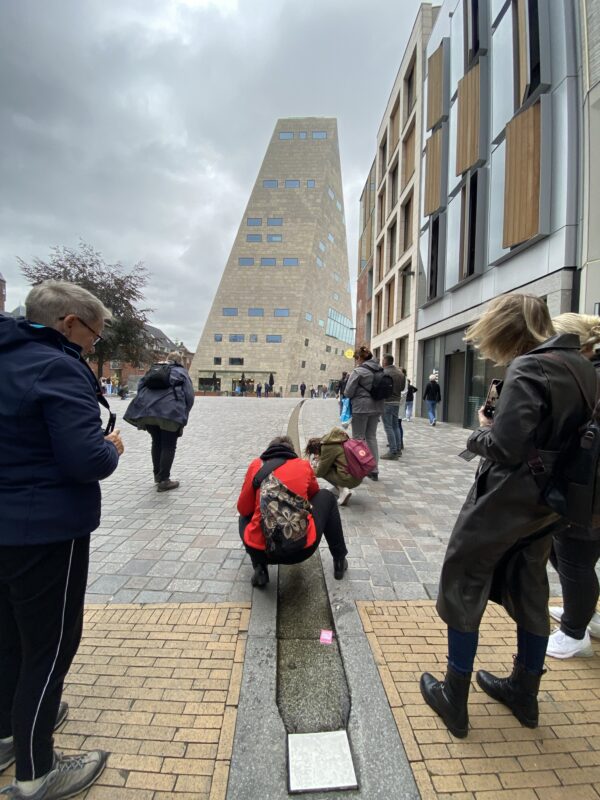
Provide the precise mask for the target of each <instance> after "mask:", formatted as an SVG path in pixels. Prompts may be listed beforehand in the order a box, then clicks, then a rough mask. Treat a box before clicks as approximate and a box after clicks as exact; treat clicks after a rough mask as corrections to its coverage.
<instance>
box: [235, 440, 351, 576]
mask: <svg viewBox="0 0 600 800" xmlns="http://www.w3.org/2000/svg"><path fill="white" fill-rule="evenodd" d="M259 472H260V473H261V474H260V475H259ZM271 475H272V476H274V477H275V478H276V479H277V481H278V482H279V484H283V492H284V493H285V491H286V490H289V493H291V494H289V495H288V498H287V499H288V500H289V499H290V498H291V499H292V500H293V499H294V498H295V499H296V500H297V501H298V504H299V505H300V506H304V507H305V508H306V512H307V513H306V515H305V516H304V517H303V518H302V517H301V515H300V514H299V515H298V520H295V519H293V517H290V518H289V520H288V522H289V523H290V525H291V526H294V525H295V524H296V522H297V521H298V522H300V523H301V524H302V525H303V526H305V534H306V536H305V541H304V542H303V545H302V547H301V548H300V549H292V550H290V551H289V552H287V553H281V552H278V553H277V554H274V553H273V552H271V551H269V552H268V551H267V540H266V537H265V534H264V532H263V518H262V513H261V486H263V485H264V483H265V481H266V480H267V479H268V478H269V477H270V476H271ZM279 484H278V485H279ZM303 501H304V502H303ZM274 502H275V501H274ZM237 510H238V512H239V515H240V518H239V530H240V538H241V539H242V542H243V543H244V547H245V548H246V552H247V553H248V555H249V556H250V560H251V561H252V566H253V567H254V575H253V576H252V585H253V586H257V587H259V588H261V587H263V586H265V585H266V584H267V583H268V582H269V564H298V563H300V562H301V561H306V559H307V558H310V557H311V556H312V554H313V553H314V552H315V551H316V550H317V548H318V547H319V543H320V541H321V538H322V537H323V536H325V541H326V542H327V545H328V546H329V550H330V552H331V555H332V557H333V575H334V577H335V578H336V580H341V579H342V578H343V577H344V572H345V571H346V570H347V569H348V562H347V560H346V555H347V553H348V550H347V548H346V543H345V541H344V531H343V530H342V522H341V519H340V512H339V510H338V507H337V503H336V499H335V497H334V496H333V494H332V493H331V492H329V491H327V489H319V484H318V483H317V479H316V477H315V473H314V471H313V468H312V467H311V465H310V464H309V462H308V461H305V460H304V459H302V458H299V457H298V455H297V453H296V452H295V450H294V445H293V442H292V440H291V439H290V438H289V437H288V436H277V437H276V438H275V439H273V440H272V441H271V443H270V444H269V446H268V447H267V449H266V450H265V451H264V453H261V455H260V457H259V458H255V459H254V460H253V461H252V462H251V464H250V466H249V467H248V470H247V472H246V477H245V478H244V484H243V486H242V490H241V492H240V496H239V497H238V502H237ZM275 511H277V509H275ZM281 513H282V515H284V516H285V515H286V514H289V510H288V509H285V508H282V510H281ZM284 523H285V520H284ZM284 527H285V525H284Z"/></svg>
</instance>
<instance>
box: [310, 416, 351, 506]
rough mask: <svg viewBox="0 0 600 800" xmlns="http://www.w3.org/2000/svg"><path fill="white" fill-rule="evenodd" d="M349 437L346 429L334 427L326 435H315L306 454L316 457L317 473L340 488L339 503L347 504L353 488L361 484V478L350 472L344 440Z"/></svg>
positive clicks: (318, 476) (319, 476) (341, 504)
mask: <svg viewBox="0 0 600 800" xmlns="http://www.w3.org/2000/svg"><path fill="white" fill-rule="evenodd" d="M348 439H349V436H348V434H347V433H346V431H344V430H342V429H341V428H332V429H331V430H330V431H329V433H326V434H325V436H321V437H318V436H317V437H314V438H313V439H309V440H308V442H307V443H306V449H305V451H304V452H305V454H306V456H307V457H308V458H312V459H314V463H315V466H316V469H315V475H316V476H317V478H323V480H325V481H328V483H330V484H331V485H332V486H335V487H336V488H337V489H339V497H338V505H340V506H345V505H346V504H347V503H348V500H349V499H350V498H351V497H352V491H351V490H352V489H355V488H356V487H357V486H359V485H360V483H361V479H360V478H355V477H354V476H353V475H351V474H350V473H349V472H348V461H347V459H346V454H345V452H344V442H347V441H348Z"/></svg>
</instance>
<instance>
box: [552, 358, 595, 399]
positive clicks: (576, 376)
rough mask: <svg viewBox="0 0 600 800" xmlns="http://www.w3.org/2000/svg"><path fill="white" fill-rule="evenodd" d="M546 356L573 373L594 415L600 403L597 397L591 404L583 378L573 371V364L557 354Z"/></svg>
mask: <svg viewBox="0 0 600 800" xmlns="http://www.w3.org/2000/svg"><path fill="white" fill-rule="evenodd" d="M544 355H545V356H546V358H551V359H552V361H558V362H559V363H560V364H562V365H563V367H566V368H567V369H568V370H569V372H570V373H571V375H572V376H573V377H574V378H575V382H576V383H577V386H578V387H579V391H580V392H581V394H582V395H583V399H584V400H585V402H586V403H587V406H588V408H589V409H590V411H591V412H592V414H594V412H595V411H596V409H597V406H598V401H597V398H596V397H594V400H593V401H592V402H590V399H589V396H588V395H587V394H586V391H585V389H584V387H583V383H582V381H581V378H580V377H579V375H578V374H577V373H576V372H575V370H574V369H573V367H572V366H571V364H569V362H568V361H566V360H565V359H564V358H561V357H560V356H559V355H557V354H556V353H544Z"/></svg>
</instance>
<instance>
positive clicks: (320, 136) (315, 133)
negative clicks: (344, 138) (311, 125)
mask: <svg viewBox="0 0 600 800" xmlns="http://www.w3.org/2000/svg"><path fill="white" fill-rule="evenodd" d="M312 137H313V139H326V138H327V131H313V132H312Z"/></svg>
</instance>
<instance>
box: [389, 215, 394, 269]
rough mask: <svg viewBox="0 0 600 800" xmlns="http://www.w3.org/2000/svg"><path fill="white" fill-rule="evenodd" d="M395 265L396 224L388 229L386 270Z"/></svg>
mask: <svg viewBox="0 0 600 800" xmlns="http://www.w3.org/2000/svg"><path fill="white" fill-rule="evenodd" d="M395 263H396V223H395V222H394V224H393V225H390V227H389V228H388V269H392V267H393V266H394V264H395Z"/></svg>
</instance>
